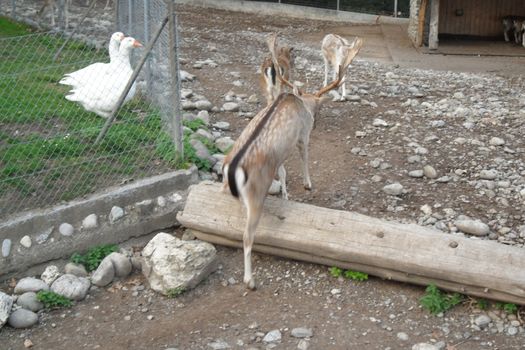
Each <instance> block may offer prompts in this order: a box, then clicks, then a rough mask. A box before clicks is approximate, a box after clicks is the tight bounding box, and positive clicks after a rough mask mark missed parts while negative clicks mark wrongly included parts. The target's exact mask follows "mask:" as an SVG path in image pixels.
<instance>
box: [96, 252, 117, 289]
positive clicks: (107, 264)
mask: <svg viewBox="0 0 525 350" xmlns="http://www.w3.org/2000/svg"><path fill="white" fill-rule="evenodd" d="M114 277H115V268H114V267H113V264H112V262H111V260H110V259H108V257H105V258H104V259H103V260H102V261H101V262H100V265H99V266H98V268H97V269H96V270H95V272H94V273H93V275H92V276H91V283H93V284H94V285H95V286H98V287H105V286H107V285H108V284H110V283H111V281H113V278H114Z"/></svg>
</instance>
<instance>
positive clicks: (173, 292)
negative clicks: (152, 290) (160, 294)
mask: <svg viewBox="0 0 525 350" xmlns="http://www.w3.org/2000/svg"><path fill="white" fill-rule="evenodd" d="M185 291H186V289H184V287H177V288H171V289H168V290H167V291H166V296H167V297H168V298H176V297H178V296H179V295H181V294H182V293H184V292H185Z"/></svg>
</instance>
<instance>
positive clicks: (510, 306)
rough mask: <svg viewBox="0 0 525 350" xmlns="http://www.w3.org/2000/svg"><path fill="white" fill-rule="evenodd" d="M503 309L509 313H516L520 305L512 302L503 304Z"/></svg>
mask: <svg viewBox="0 0 525 350" xmlns="http://www.w3.org/2000/svg"><path fill="white" fill-rule="evenodd" d="M503 310H505V312H506V313H508V314H515V313H516V312H517V311H518V306H517V305H516V304H512V303H505V304H503Z"/></svg>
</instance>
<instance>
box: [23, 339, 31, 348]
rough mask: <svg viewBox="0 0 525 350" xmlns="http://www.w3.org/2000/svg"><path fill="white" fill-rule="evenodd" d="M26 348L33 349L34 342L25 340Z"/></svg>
mask: <svg viewBox="0 0 525 350" xmlns="http://www.w3.org/2000/svg"><path fill="white" fill-rule="evenodd" d="M24 347H25V348H26V349H29V348H31V347H33V342H32V341H31V339H26V340H24Z"/></svg>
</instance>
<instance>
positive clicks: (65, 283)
mask: <svg viewBox="0 0 525 350" xmlns="http://www.w3.org/2000/svg"><path fill="white" fill-rule="evenodd" d="M90 286H91V283H90V282H89V280H88V279H87V278H84V277H77V276H74V275H70V274H65V275H62V276H60V277H59V278H57V279H56V280H55V282H53V284H52V285H51V290H52V291H53V292H55V293H57V294H60V295H63V296H65V297H66V298H68V299H71V300H83V299H84V298H85V297H86V294H87V292H88V290H89V287H90Z"/></svg>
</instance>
